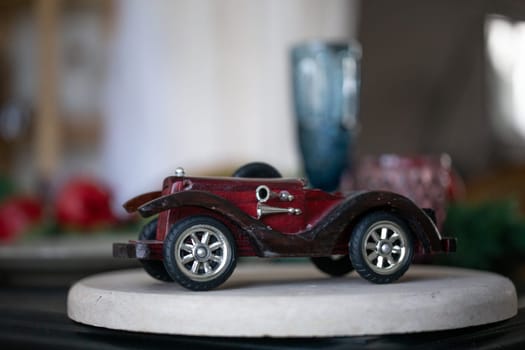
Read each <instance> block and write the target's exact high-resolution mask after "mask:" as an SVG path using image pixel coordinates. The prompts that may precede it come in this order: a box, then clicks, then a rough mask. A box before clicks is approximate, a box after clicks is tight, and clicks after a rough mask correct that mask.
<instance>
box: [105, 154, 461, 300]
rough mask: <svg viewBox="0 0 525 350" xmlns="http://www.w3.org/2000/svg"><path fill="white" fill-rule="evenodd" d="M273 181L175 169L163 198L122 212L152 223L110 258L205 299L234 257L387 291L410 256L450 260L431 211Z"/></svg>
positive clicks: (242, 173)
mask: <svg viewBox="0 0 525 350" xmlns="http://www.w3.org/2000/svg"><path fill="white" fill-rule="evenodd" d="M253 176H257V177H256V178H253ZM277 176H279V173H278V172H277V171H276V170H275V169H273V168H272V167H270V166H269V165H266V164H264V163H250V164H248V165H246V166H244V167H242V168H240V169H239V170H238V171H237V172H236V174H234V177H190V176H185V174H184V171H183V169H182V168H178V169H177V170H176V173H175V176H169V177H167V178H165V179H164V183H163V186H162V191H158V192H151V193H146V194H143V195H140V196H138V197H135V198H133V199H131V200H129V201H128V202H126V203H125V204H124V207H125V209H126V210H127V211H128V212H135V211H138V212H139V213H140V214H141V215H142V216H143V217H150V216H153V215H156V214H158V217H157V218H156V219H154V220H153V221H151V222H150V223H149V224H147V225H146V226H145V227H144V228H143V230H142V232H141V233H140V236H139V239H138V240H136V241H130V242H129V243H115V244H114V246H113V255H114V256H115V257H131V258H138V259H140V261H141V262H142V263H143V265H144V268H145V270H146V271H147V272H148V273H149V274H150V275H151V276H153V277H154V278H156V279H159V280H162V281H173V280H175V281H177V282H178V283H180V284H181V285H182V286H184V287H186V288H188V289H191V290H209V289H212V288H215V287H217V286H219V285H220V284H222V283H223V282H224V281H226V279H228V277H229V276H230V275H231V273H232V272H233V270H234V269H235V266H236V259H237V257H239V256H259V257H310V258H311V259H312V261H313V263H314V264H315V265H316V266H317V267H318V268H319V269H321V270H322V271H324V272H326V273H328V274H330V275H334V276H341V275H344V274H346V273H348V272H350V271H351V270H353V269H355V270H356V271H357V272H358V273H359V274H360V275H361V276H362V277H363V278H365V279H367V280H369V281H371V282H374V283H389V282H392V281H395V280H397V279H398V278H400V277H401V276H402V275H403V274H404V273H405V272H406V270H407V269H408V267H409V266H410V263H411V262H412V258H413V256H414V254H431V253H437V252H452V251H455V239H453V238H443V237H442V236H441V235H440V233H439V232H438V230H437V228H436V225H435V223H434V220H433V219H432V217H433V215H432V211H431V210H427V209H420V208H418V207H417V206H416V205H415V204H414V203H413V202H412V201H410V200H409V199H407V198H406V197H403V196H401V195H399V194H395V193H392V192H381V191H371V192H354V193H351V194H349V195H347V196H345V195H343V194H341V193H326V192H324V191H321V190H318V189H309V188H306V187H305V185H306V184H305V181H304V180H301V179H281V178H275V177H277Z"/></svg>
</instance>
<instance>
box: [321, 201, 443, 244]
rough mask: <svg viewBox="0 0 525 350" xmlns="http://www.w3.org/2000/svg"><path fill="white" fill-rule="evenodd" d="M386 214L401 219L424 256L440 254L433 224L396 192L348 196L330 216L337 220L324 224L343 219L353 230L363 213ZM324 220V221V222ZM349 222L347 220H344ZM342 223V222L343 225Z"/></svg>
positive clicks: (425, 214) (412, 203)
mask: <svg viewBox="0 0 525 350" xmlns="http://www.w3.org/2000/svg"><path fill="white" fill-rule="evenodd" d="M379 210H383V211H388V212H390V213H393V214H395V215H397V216H398V217H400V219H402V220H404V221H405V222H406V224H407V225H408V226H409V228H410V229H411V231H412V232H413V233H414V234H415V235H416V237H415V238H417V239H418V240H419V241H420V242H421V243H422V245H423V248H424V249H425V252H426V253H432V252H440V251H443V244H442V242H441V241H442V237H441V234H440V232H439V230H438V228H437V227H436V224H435V223H434V221H433V220H432V219H431V218H430V217H429V216H428V214H427V213H425V211H424V210H423V209H421V208H419V207H418V206H417V205H416V204H415V203H414V202H412V201H411V200H410V199H408V198H407V197H405V196H402V195H400V194H398V193H393V192H388V191H361V192H356V193H354V194H353V195H350V196H349V197H347V198H346V199H345V200H344V201H343V202H342V203H341V204H340V205H338V206H337V207H335V208H334V209H333V210H332V212H331V213H330V214H329V217H334V218H339V219H335V220H333V222H330V223H326V224H327V226H332V225H337V221H341V218H346V219H347V220H349V221H350V226H351V227H353V226H355V224H357V222H358V221H359V220H360V219H361V218H362V217H363V216H364V215H366V214H368V213H370V212H373V211H379ZM325 220H326V219H325ZM347 222H348V221H347ZM343 224H345V223H341V225H343Z"/></svg>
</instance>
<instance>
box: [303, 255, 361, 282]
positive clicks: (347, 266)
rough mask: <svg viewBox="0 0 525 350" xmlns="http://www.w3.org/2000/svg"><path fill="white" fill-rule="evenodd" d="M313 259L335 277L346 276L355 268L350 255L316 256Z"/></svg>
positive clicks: (325, 271)
mask: <svg viewBox="0 0 525 350" xmlns="http://www.w3.org/2000/svg"><path fill="white" fill-rule="evenodd" d="M311 260H312V262H313V264H314V265H315V266H316V267H317V268H318V269H319V270H321V271H323V272H324V273H326V274H328V275H330V276H334V277H340V276H344V275H346V274H347V273H349V272H351V271H352V270H353V269H354V267H353V266H352V262H351V261H350V258H349V257H348V255H332V256H323V257H315V258H311Z"/></svg>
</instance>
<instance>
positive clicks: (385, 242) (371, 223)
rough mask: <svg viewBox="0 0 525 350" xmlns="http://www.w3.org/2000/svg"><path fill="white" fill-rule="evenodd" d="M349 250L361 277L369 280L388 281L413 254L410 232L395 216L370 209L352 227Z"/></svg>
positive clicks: (402, 269) (405, 267) (400, 273)
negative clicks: (370, 211)
mask: <svg viewBox="0 0 525 350" xmlns="http://www.w3.org/2000/svg"><path fill="white" fill-rule="evenodd" d="M349 252H350V259H351V260H352V264H353V265H354V268H355V269H356V271H357V272H358V273H359V275H361V277H363V278H365V279H367V280H369V281H370V282H373V283H381V284H382V283H390V282H393V281H396V280H397V279H399V278H400V277H401V276H403V274H404V273H405V272H406V271H407V270H408V268H409V267H410V264H411V262H412V258H413V256H414V242H413V236H412V232H411V231H410V229H409V228H408V226H407V225H406V223H405V222H404V221H403V220H401V219H400V218H399V217H397V216H396V215H394V214H391V213H389V212H385V211H379V212H374V213H371V214H368V215H366V216H365V217H364V218H363V219H361V221H359V223H358V224H357V225H356V226H355V228H354V230H353V233H352V237H351V238H350V243H349Z"/></svg>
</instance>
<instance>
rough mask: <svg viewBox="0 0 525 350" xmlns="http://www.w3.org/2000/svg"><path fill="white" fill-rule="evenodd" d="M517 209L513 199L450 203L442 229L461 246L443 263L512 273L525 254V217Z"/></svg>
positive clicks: (444, 258)
mask: <svg viewBox="0 0 525 350" xmlns="http://www.w3.org/2000/svg"><path fill="white" fill-rule="evenodd" d="M517 208H518V207H517V203H516V202H514V201H511V200H506V201H495V202H487V203H481V204H477V205H467V204H454V205H451V206H450V207H449V209H448V212H447V219H446V222H445V226H444V230H443V231H444V233H445V235H447V236H454V237H456V238H457V240H458V249H457V252H456V253H455V254H449V255H446V256H444V257H443V258H442V260H441V262H444V263H447V264H451V265H456V266H463V267H469V268H477V269H489V270H495V271H499V272H509V271H508V270H509V269H511V268H513V267H514V266H515V265H514V262H515V261H514V260H516V259H517V258H519V257H521V258H523V257H525V220H524V219H523V217H520V215H519V213H518V210H517Z"/></svg>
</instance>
